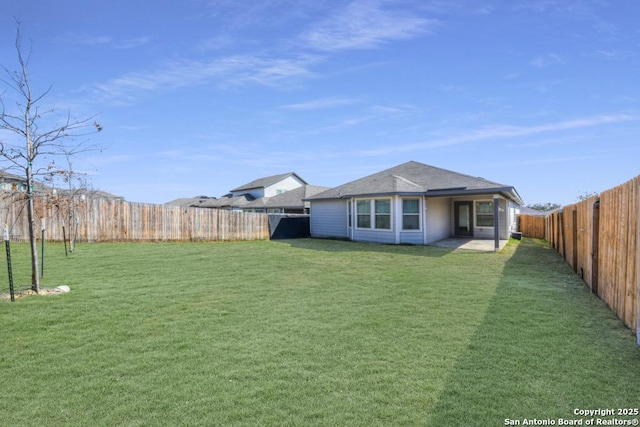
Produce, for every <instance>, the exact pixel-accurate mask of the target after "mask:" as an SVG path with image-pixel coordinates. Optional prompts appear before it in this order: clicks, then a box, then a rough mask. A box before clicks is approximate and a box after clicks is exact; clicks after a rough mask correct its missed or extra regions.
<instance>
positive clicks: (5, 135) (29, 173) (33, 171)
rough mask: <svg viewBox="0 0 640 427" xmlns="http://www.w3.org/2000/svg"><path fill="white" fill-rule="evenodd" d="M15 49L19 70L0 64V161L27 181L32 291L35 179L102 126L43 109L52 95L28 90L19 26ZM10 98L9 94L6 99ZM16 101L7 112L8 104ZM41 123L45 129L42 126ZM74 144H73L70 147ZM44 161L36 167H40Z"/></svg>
mask: <svg viewBox="0 0 640 427" xmlns="http://www.w3.org/2000/svg"><path fill="white" fill-rule="evenodd" d="M17 27H18V29H17V31H16V40H15V48H16V53H17V59H18V64H17V65H18V70H17V71H11V70H10V69H9V68H8V67H6V66H2V68H3V69H4V71H5V73H6V78H4V79H0V83H2V84H3V85H4V86H5V91H4V92H1V93H0V131H3V132H1V133H0V160H2V161H3V162H4V163H5V164H7V165H8V167H7V168H6V169H9V170H16V171H20V172H21V173H22V174H23V176H24V177H25V179H26V210H27V217H28V222H29V242H30V245H31V289H33V290H34V291H36V292H39V291H40V282H39V276H38V250H37V245H36V226H35V213H34V196H35V193H36V192H35V182H36V178H37V177H38V176H47V175H51V173H52V170H51V167H50V166H49V165H50V164H51V158H53V157H55V156H67V158H68V154H69V153H77V152H79V151H80V149H81V147H82V146H83V143H77V142H76V141H77V138H79V137H84V136H87V135H88V134H91V133H95V132H99V131H101V130H102V127H101V126H100V125H99V124H98V123H96V122H95V120H94V118H93V117H89V118H86V119H80V120H77V119H74V118H72V117H71V114H70V112H67V113H66V114H64V115H63V116H60V112H59V111H58V110H57V109H56V108H55V107H52V108H45V107H44V106H43V105H42V104H43V100H44V98H45V97H46V96H47V95H48V94H49V92H50V91H51V88H52V87H51V86H49V87H48V88H47V89H46V90H44V91H43V92H42V93H38V94H34V93H33V92H32V87H31V82H30V80H29V73H28V65H29V59H30V50H29V51H28V53H27V55H26V57H25V53H24V51H23V48H22V45H21V37H20V24H19V23H17ZM7 94H10V95H11V96H9V95H7ZM8 99H11V100H12V101H14V102H15V104H14V105H13V108H11V109H9V108H8V106H7V102H6V100H8ZM40 124H44V126H45V128H41V127H40ZM74 144H75V146H74ZM43 161H44V163H47V165H42V166H41V167H39V163H42V162H43Z"/></svg>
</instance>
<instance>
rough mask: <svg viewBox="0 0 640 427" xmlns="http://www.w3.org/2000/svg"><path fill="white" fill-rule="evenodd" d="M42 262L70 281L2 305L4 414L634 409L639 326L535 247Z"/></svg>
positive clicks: (258, 246)
mask: <svg viewBox="0 0 640 427" xmlns="http://www.w3.org/2000/svg"><path fill="white" fill-rule="evenodd" d="M12 250H13V252H12V254H13V258H14V276H15V277H16V283H21V284H24V283H27V282H28V281H29V276H30V274H29V270H28V263H29V260H28V247H27V246H26V245H16V244H14V245H12ZM45 256H46V259H45V278H44V279H43V286H44V287H54V286H57V285H60V284H66V285H69V286H70V287H71V292H70V293H69V294H63V295H57V296H48V297H44V296H31V297H25V298H22V299H19V300H18V301H17V302H16V303H11V302H9V301H7V300H4V301H0V349H1V351H0V425H7V426H30V425H34V426H36V425H37V426H45V425H46V426H49V425H51V426H54V425H56V426H57V425H65V426H87V425H92V426H96V425H97V426H114V425H126V426H138V425H304V426H306V425H323V426H325V425H349V426H351V425H363V426H364V425H366V426H370V425H432V426H460V425H470V426H494V425H495V426H497V425H504V420H505V419H507V418H508V419H523V418H528V419H531V418H537V419H542V418H544V419H546V418H552V419H557V418H560V417H561V418H576V417H574V416H573V410H574V408H585V409H597V408H635V407H638V405H639V401H638V396H640V350H639V349H638V348H637V347H636V346H635V337H634V336H633V335H632V334H631V332H630V331H629V330H627V329H625V328H624V327H623V326H622V325H621V323H620V322H619V321H618V320H617V319H616V318H615V317H614V315H613V314H611V312H609V310H608V309H607V308H606V307H605V306H604V304H603V303H602V302H601V301H600V300H598V299H597V298H596V297H594V296H593V295H592V294H590V293H589V291H588V289H586V287H585V285H584V284H583V283H582V282H581V281H580V279H579V278H577V277H576V276H575V275H573V273H572V272H571V270H570V269H569V267H568V266H566V265H565V264H564V262H563V261H562V259H561V258H560V257H559V256H558V255H557V254H556V253H554V252H553V251H552V250H550V249H549V248H548V247H546V246H545V245H544V244H542V243H541V242H539V241H530V240H525V241H524V242H522V243H520V244H515V243H512V244H510V245H509V246H508V247H507V248H506V249H505V250H504V251H503V252H502V253H499V254H495V253H477V252H457V251H451V250H448V249H441V248H434V247H410V246H384V245H373V244H359V243H353V242H341V241H329V240H312V239H302V240H291V241H279V242H268V241H263V242H237V243H193V244H170V243H150V244H93V245H87V244H80V245H79V246H78V248H77V250H76V252H75V253H74V254H72V255H70V256H69V257H65V255H64V248H63V247H62V246H61V245H56V244H48V245H47V248H46V255H45ZM3 258H4V257H3ZM3 264H4V263H3ZM0 274H1V275H2V276H0V280H2V282H1V283H5V284H6V279H5V278H6V266H3V267H2V268H1V269H0ZM3 286H4V285H3ZM21 288H24V286H21ZM7 290H8V289H7ZM2 292H4V291H2ZM578 418H579V417H578Z"/></svg>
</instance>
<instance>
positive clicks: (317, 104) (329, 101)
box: [280, 96, 360, 111]
mask: <svg viewBox="0 0 640 427" xmlns="http://www.w3.org/2000/svg"><path fill="white" fill-rule="evenodd" d="M359 102H360V100H358V99H355V98H348V97H343V96H334V97H329V98H321V99H314V100H312V101H307V102H301V103H298V104H287V105H282V106H281V107H280V108H281V109H284V110H296V111H312V110H325V109H331V108H338V107H344V106H346V105H353V104H357V103H359Z"/></svg>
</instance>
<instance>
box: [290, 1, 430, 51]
mask: <svg viewBox="0 0 640 427" xmlns="http://www.w3.org/2000/svg"><path fill="white" fill-rule="evenodd" d="M383 6H384V2H383V1H378V0H356V1H354V2H352V3H350V4H349V5H348V6H347V7H346V8H345V9H342V10H339V11H337V12H335V13H334V14H333V15H332V16H331V17H330V18H329V19H327V20H324V21H322V22H320V23H318V24H317V25H315V26H314V27H313V28H312V29H311V30H310V31H308V32H306V33H305V34H304V35H303V36H302V40H303V42H305V43H306V44H307V45H308V46H309V47H312V48H314V49H318V50H322V51H337V50H347V49H367V48H374V47H377V46H379V45H382V44H384V43H386V42H389V41H393V40H403V39H410V38H413V37H416V36H418V35H422V34H424V33H427V32H430V31H433V29H434V28H435V27H436V26H437V25H438V21H437V20H435V19H426V18H422V17H420V16H417V15H415V14H413V13H410V12H402V11H398V10H397V9H395V10H387V9H384V7H383Z"/></svg>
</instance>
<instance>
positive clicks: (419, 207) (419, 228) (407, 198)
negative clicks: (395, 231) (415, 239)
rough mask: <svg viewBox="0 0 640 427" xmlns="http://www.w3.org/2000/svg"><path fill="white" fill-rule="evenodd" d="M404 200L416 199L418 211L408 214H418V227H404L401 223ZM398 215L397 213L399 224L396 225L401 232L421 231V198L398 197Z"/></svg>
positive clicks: (402, 221)
mask: <svg viewBox="0 0 640 427" xmlns="http://www.w3.org/2000/svg"><path fill="white" fill-rule="evenodd" d="M405 200H417V201H418V212H417V213H411V214H408V215H417V216H418V228H414V229H405V228H404V226H403V224H404V203H403V202H404V201H405ZM399 209H400V215H398V216H399V217H400V219H399V222H400V224H399V225H398V227H399V228H400V231H401V232H403V233H422V227H423V224H422V223H423V219H422V212H423V209H422V198H421V197H401V198H400V206H399Z"/></svg>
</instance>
